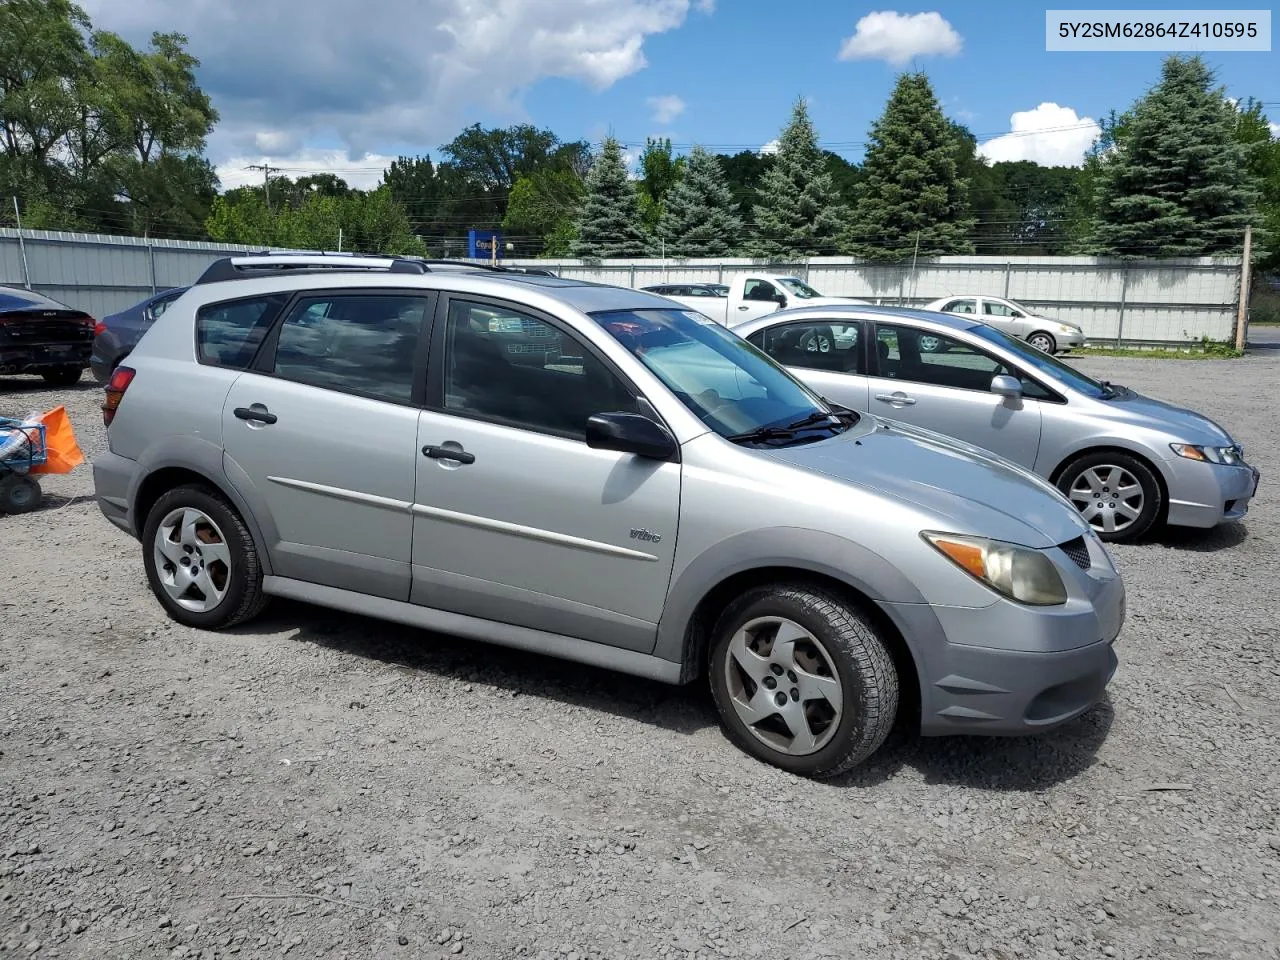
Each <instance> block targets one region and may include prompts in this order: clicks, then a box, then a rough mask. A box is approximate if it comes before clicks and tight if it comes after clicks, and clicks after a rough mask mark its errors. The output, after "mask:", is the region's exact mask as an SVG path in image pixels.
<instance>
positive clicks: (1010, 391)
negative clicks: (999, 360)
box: [991, 373, 1022, 400]
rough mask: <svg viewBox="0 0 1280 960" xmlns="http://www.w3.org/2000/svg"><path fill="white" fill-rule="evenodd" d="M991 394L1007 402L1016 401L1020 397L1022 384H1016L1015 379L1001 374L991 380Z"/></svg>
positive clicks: (1016, 379)
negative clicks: (997, 395) (995, 394)
mask: <svg viewBox="0 0 1280 960" xmlns="http://www.w3.org/2000/svg"><path fill="white" fill-rule="evenodd" d="M991 392H992V393H997V394H999V395H1000V396H1002V397H1004V398H1005V399H1007V400H1016V399H1017V398H1019V397H1021V396H1022V384H1021V383H1019V382H1018V378H1017V377H1011V376H1009V375H1008V374H1007V373H1002V374H999V375H998V376H994V377H992V378H991Z"/></svg>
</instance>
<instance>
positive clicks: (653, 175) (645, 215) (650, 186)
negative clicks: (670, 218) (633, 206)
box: [637, 137, 685, 233]
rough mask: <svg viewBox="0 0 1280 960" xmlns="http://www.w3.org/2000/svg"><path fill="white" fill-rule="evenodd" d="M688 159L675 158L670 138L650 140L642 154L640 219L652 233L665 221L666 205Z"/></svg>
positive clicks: (647, 139) (648, 139)
mask: <svg viewBox="0 0 1280 960" xmlns="http://www.w3.org/2000/svg"><path fill="white" fill-rule="evenodd" d="M684 164H685V161H684V157H675V156H673V155H672V150H671V141H670V140H669V139H661V140H654V139H653V138H651V137H650V138H646V140H645V145H644V153H642V154H641V155H640V182H639V183H638V184H637V189H638V190H639V192H640V219H641V221H642V222H643V223H644V228H645V229H646V230H647V231H649V232H650V233H652V232H653V231H654V229H655V228H656V227H657V226H658V221H659V220H660V219H662V204H663V201H664V200H665V199H666V197H667V194H668V193H670V192H671V188H672V187H674V186H675V185H676V184H677V183H679V182H680V177H681V174H682V172H683V170H684Z"/></svg>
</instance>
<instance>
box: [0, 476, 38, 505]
mask: <svg viewBox="0 0 1280 960" xmlns="http://www.w3.org/2000/svg"><path fill="white" fill-rule="evenodd" d="M43 499H44V493H43V491H41V489H40V484H39V483H37V482H36V480H35V478H34V477H29V476H27V475H26V474H25V473H6V474H5V475H4V476H0V513H30V512H31V511H32V510H35V509H36V508H38V507H39V506H40V501H41V500H43Z"/></svg>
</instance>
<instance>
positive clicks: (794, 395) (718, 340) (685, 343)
mask: <svg viewBox="0 0 1280 960" xmlns="http://www.w3.org/2000/svg"><path fill="white" fill-rule="evenodd" d="M591 316H592V318H593V319H594V320H595V321H596V322H597V323H598V324H600V326H602V327H603V328H604V329H605V330H607V331H608V332H609V334H610V335H612V336H613V338H614V339H615V340H617V341H618V342H619V343H621V344H622V345H623V346H625V347H626V348H627V349H628V350H630V351H631V353H633V354H634V355H635V356H636V357H637V358H638V359H639V360H640V362H641V363H643V364H644V365H645V366H646V367H647V368H648V369H649V370H650V371H651V372H652V373H653V374H654V376H656V377H657V378H658V379H659V380H661V381H662V382H663V383H664V384H665V385H666V386H667V388H668V389H670V390H671V392H672V393H674V394H675V395H676V396H677V397H678V398H679V399H680V402H681V403H683V404H684V405H685V406H686V407H688V408H689V409H690V410H691V411H692V412H693V413H694V415H696V416H697V417H698V418H699V419H700V420H702V422H703V423H705V424H706V425H707V426H708V427H710V428H711V429H712V430H714V431H715V432H716V433H718V434H720V435H721V436H722V437H729V438H731V439H734V440H740V441H744V442H762V443H763V442H770V443H774V442H779V443H785V442H792V441H794V442H803V441H810V440H820V439H822V437H823V436H830V435H831V433H832V432H833V431H834V432H840V431H842V430H844V429H846V428H847V426H848V423H849V421H850V419H855V420H856V418H851V417H850V415H849V414H848V413H847V412H844V411H841V412H839V413H837V412H835V411H833V409H832V407H830V406H828V405H827V404H826V403H824V402H823V400H822V398H821V397H819V396H817V395H816V394H814V393H813V392H812V391H810V390H809V389H808V388H807V387H806V386H804V385H803V384H802V383H801V382H800V381H799V380H797V379H796V378H795V377H793V376H792V375H791V374H790V373H788V372H787V371H786V370H784V369H783V368H782V367H781V366H779V365H778V364H777V363H775V362H774V361H773V360H772V359H770V358H769V357H768V356H767V355H766V354H765V353H763V352H762V351H761V350H758V349H757V348H756V347H754V346H753V345H752V344H750V343H748V342H747V341H746V340H744V339H742V338H741V337H739V336H737V335H736V334H734V333H731V332H729V331H728V330H727V329H725V328H724V327H722V326H720V324H718V323H716V322H715V321H713V320H709V319H707V318H706V317H704V316H702V315H701V314H699V313H696V312H695V311H692V310H605V311H600V312H598V313H593V314H592V315H591ZM801 421H803V423H802V422H801ZM815 431H817V433H815ZM748 435H749V436H748Z"/></svg>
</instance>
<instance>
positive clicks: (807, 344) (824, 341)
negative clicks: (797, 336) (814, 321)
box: [800, 330, 832, 353]
mask: <svg viewBox="0 0 1280 960" xmlns="http://www.w3.org/2000/svg"><path fill="white" fill-rule="evenodd" d="M831 346H832V344H831V337H829V336H827V334H825V333H821V332H819V331H817V330H814V331H812V332H810V333H808V334H806V335H805V336H804V338H802V339H801V341H800V347H801V349H802V350H804V351H806V352H807V353H830V352H831Z"/></svg>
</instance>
